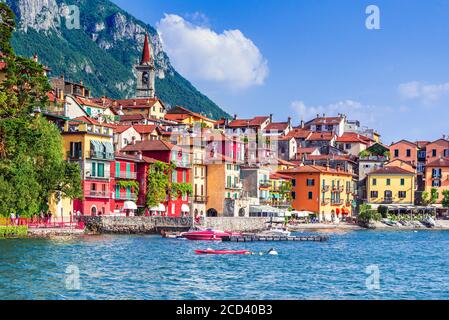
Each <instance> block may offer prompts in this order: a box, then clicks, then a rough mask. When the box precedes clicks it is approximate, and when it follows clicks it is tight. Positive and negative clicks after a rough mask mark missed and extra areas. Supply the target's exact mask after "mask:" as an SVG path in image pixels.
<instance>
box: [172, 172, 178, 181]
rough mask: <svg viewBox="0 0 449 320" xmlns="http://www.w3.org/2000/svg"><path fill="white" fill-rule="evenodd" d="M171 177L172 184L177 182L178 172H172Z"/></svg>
mask: <svg viewBox="0 0 449 320" xmlns="http://www.w3.org/2000/svg"><path fill="white" fill-rule="evenodd" d="M171 177H172V182H174V183H177V182H178V172H177V171H176V170H173V172H172V176H171Z"/></svg>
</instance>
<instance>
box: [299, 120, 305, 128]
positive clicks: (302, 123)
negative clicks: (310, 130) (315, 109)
mask: <svg viewBox="0 0 449 320" xmlns="http://www.w3.org/2000/svg"><path fill="white" fill-rule="evenodd" d="M300 127H301V129H304V120H301V125H300Z"/></svg>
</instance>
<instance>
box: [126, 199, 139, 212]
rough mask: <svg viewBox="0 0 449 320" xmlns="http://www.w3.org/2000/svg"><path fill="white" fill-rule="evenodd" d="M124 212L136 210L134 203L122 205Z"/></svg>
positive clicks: (127, 202)
mask: <svg viewBox="0 0 449 320" xmlns="http://www.w3.org/2000/svg"><path fill="white" fill-rule="evenodd" d="M123 209H124V210H137V205H136V203H135V202H132V201H126V202H125V203H124V205H123Z"/></svg>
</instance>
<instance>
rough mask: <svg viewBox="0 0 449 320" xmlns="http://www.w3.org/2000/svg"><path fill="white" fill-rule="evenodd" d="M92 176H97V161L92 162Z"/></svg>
mask: <svg viewBox="0 0 449 320" xmlns="http://www.w3.org/2000/svg"><path fill="white" fill-rule="evenodd" d="M91 174H92V177H96V176H97V163H96V162H92V172H91Z"/></svg>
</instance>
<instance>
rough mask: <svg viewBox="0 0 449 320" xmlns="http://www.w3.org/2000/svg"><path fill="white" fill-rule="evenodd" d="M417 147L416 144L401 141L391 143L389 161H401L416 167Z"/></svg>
mask: <svg viewBox="0 0 449 320" xmlns="http://www.w3.org/2000/svg"><path fill="white" fill-rule="evenodd" d="M418 150H419V149H418V146H417V145H416V143H413V142H410V141H407V140H401V141H399V142H396V143H393V144H392V145H391V146H390V159H391V160H397V159H399V160H402V161H405V162H408V163H410V164H412V165H413V166H417V165H418Z"/></svg>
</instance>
